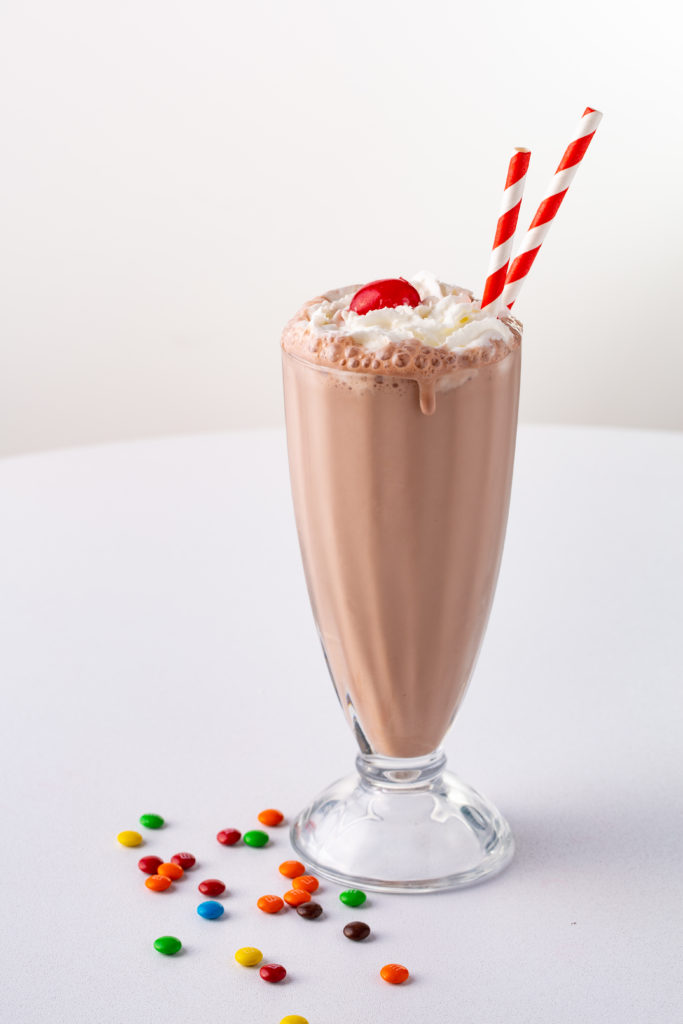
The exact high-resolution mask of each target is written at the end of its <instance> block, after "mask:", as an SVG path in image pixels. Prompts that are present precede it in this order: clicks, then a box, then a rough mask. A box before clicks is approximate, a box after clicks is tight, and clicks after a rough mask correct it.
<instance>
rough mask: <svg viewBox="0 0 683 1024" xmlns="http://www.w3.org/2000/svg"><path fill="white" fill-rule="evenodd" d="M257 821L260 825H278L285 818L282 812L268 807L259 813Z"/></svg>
mask: <svg viewBox="0 0 683 1024" xmlns="http://www.w3.org/2000/svg"><path fill="white" fill-rule="evenodd" d="M258 820H259V821H260V822H261V824H262V825H270V826H271V827H274V826H275V825H280V824H282V822H283V821H284V820H285V816H284V814H283V813H282V811H276V810H275V809H274V808H273V807H269V808H268V810H266V811H261V813H260V814H259V816H258Z"/></svg>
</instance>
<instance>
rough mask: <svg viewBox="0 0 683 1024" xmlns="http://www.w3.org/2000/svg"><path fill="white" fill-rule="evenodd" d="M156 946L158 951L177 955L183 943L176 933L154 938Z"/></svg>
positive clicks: (167, 954) (165, 954) (166, 954)
mask: <svg viewBox="0 0 683 1024" xmlns="http://www.w3.org/2000/svg"><path fill="white" fill-rule="evenodd" d="M154 948H155V949H156V951H157V953H163V954H164V956H175V954H176V953H179V952H180V950H181V949H182V948H183V944H182V942H181V941H180V939H176V937H175V935H162V936H161V937H160V938H158V939H155V940H154Z"/></svg>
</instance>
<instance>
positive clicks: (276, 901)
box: [256, 896, 284, 914]
mask: <svg viewBox="0 0 683 1024" xmlns="http://www.w3.org/2000/svg"><path fill="white" fill-rule="evenodd" d="M256 906H257V907H258V908H259V910H262V911H263V912H264V913H265V914H277V912H278V910H282V908H283V907H284V903H283V902H282V900H281V899H280V897H279V896H261V897H259V899H258V900H257V901H256Z"/></svg>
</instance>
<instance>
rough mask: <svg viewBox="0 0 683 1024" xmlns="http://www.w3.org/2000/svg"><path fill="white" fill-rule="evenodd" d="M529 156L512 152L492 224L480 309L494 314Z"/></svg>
mask: <svg viewBox="0 0 683 1024" xmlns="http://www.w3.org/2000/svg"><path fill="white" fill-rule="evenodd" d="M530 159H531V153H530V152H529V150H528V149H516V150H515V152H514V153H513V154H512V156H511V158H510V163H509V165H508V174H507V178H506V179H505V189H504V191H503V200H502V202H501V204H500V214H499V216H498V224H497V225H496V237H495V238H494V240H493V249H492V250H491V259H490V261H489V269H488V275H487V278H486V284H485V285H484V294H483V296H482V300H481V308H482V309H486V310H488V311H489V312H490V313H496V312H497V311H498V309H499V308H500V307H501V306H502V303H501V301H500V297H501V295H502V294H503V288H504V287H505V277H506V275H507V272H508V265H509V263H510V256H511V255H512V246H513V243H514V240H515V230H516V228H517V219H518V217H519V210H520V207H521V205H522V195H523V193H524V185H525V183H526V172H527V168H528V167H529V160H530Z"/></svg>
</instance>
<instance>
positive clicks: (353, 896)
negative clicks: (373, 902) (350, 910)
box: [339, 889, 367, 907]
mask: <svg viewBox="0 0 683 1024" xmlns="http://www.w3.org/2000/svg"><path fill="white" fill-rule="evenodd" d="M339 899H340V900H341V901H342V903H345V904H346V906H347V907H361V906H362V905H363V904H364V903H365V901H366V899H367V896H366V895H365V893H364V892H361V891H360V889H347V890H346V891H345V892H340V893H339Z"/></svg>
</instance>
